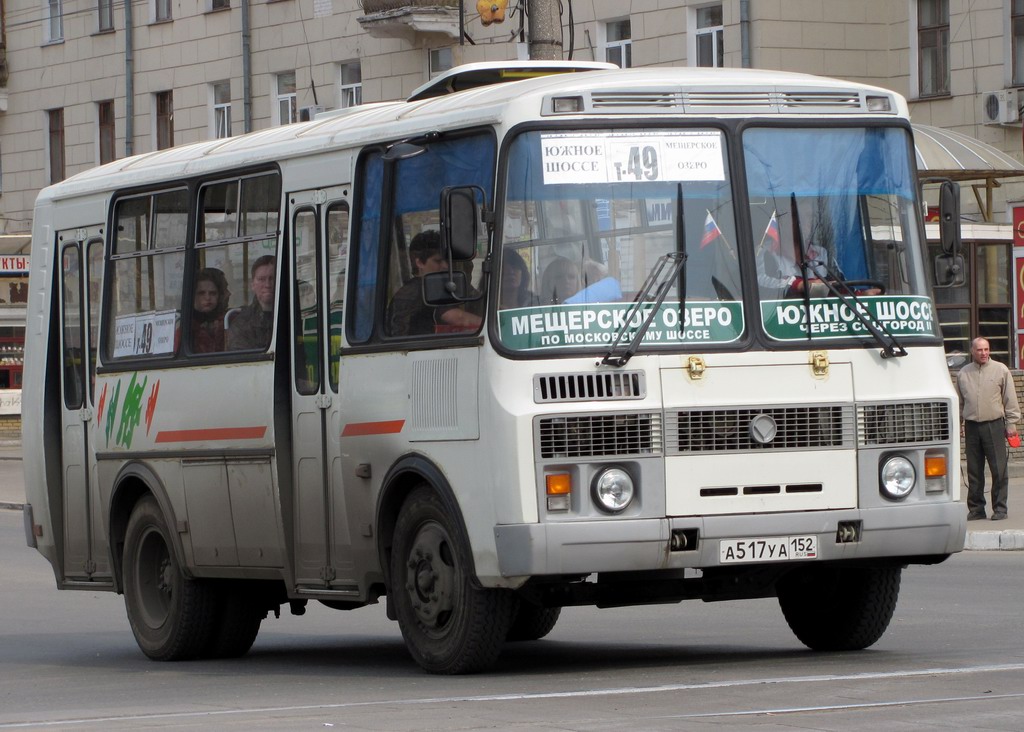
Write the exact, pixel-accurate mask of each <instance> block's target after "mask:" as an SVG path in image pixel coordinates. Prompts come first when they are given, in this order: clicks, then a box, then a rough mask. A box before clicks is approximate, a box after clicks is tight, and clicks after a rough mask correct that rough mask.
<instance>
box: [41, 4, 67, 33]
mask: <svg viewBox="0 0 1024 732" xmlns="http://www.w3.org/2000/svg"><path fill="white" fill-rule="evenodd" d="M43 18H44V22H43V43H63V42H64V0H43Z"/></svg>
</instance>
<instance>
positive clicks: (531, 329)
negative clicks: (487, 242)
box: [498, 302, 743, 351]
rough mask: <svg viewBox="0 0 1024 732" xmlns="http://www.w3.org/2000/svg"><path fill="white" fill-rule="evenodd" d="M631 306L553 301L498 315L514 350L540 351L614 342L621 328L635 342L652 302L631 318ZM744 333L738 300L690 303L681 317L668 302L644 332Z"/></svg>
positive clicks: (665, 338)
mask: <svg viewBox="0 0 1024 732" xmlns="http://www.w3.org/2000/svg"><path fill="white" fill-rule="evenodd" d="M631 307H632V305H631V304H628V303H623V304H614V305H607V304H606V305H550V306H546V307H529V308H515V309H511V310H503V311H502V312H500V313H498V328H499V330H500V331H501V340H502V343H504V344H505V345H506V346H508V347H509V348H514V349H517V350H520V351H535V350H543V349H550V348H592V347H594V346H610V345H611V344H612V343H614V342H615V339H616V337H617V336H618V334H619V332H620V331H624V335H623V342H624V343H629V342H630V340H632V338H633V337H634V336H635V335H636V333H637V331H638V329H639V328H640V327H641V326H642V325H643V322H644V320H645V318H646V317H647V315H648V314H649V313H650V310H651V306H650V305H649V306H646V307H644V308H642V309H640V310H639V311H637V312H636V313H634V314H633V317H632V318H630V319H629V321H628V322H627V317H628V315H629V310H630V308H631ZM742 333H743V308H742V307H741V305H740V303H738V302H715V303H687V304H686V315H685V317H683V318H682V319H681V320H680V317H679V307H678V305H671V304H663V305H662V306H661V307H660V308H659V309H658V313H657V314H656V315H655V317H654V318H653V319H652V320H651V324H650V327H649V328H648V329H647V332H646V333H645V334H644V340H643V342H644V343H647V344H675V345H678V344H697V343H731V342H732V341H735V340H737V339H738V338H739V337H740V335H741V334H742Z"/></svg>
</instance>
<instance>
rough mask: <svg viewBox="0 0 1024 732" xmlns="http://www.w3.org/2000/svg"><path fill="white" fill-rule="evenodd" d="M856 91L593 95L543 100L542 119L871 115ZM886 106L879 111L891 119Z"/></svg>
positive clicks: (669, 90)
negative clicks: (584, 114)
mask: <svg viewBox="0 0 1024 732" xmlns="http://www.w3.org/2000/svg"><path fill="white" fill-rule="evenodd" d="M566 96H571V97H573V98H574V99H577V100H578V104H576V105H570V106H563V105H556V104H555V100H556V99H558V100H561V99H562V98H563V97H566ZM868 102H869V99H868V98H867V97H866V96H865V95H864V94H863V93H861V92H860V91H857V90H852V89H851V90H844V89H814V88H790V89H778V88H776V89H764V90H761V89H744V88H731V89H707V88H703V87H698V88H689V87H672V86H666V87H662V88H648V89H615V90H609V89H595V90H593V91H584V92H582V93H580V92H574V93H572V94H561V93H560V94H552V95H550V96H548V97H546V98H545V100H544V105H543V112H542V113H543V114H544V115H559V114H578V113H581V112H589V113H592V114H630V113H633V114H645V113H646V114H652V113H653V114H657V113H658V112H665V113H676V114H678V113H682V112H685V113H688V114H843V113H849V112H875V111H879V109H877V108H876V107H877V105H876V107H869V104H868ZM895 110H896V105H895V104H894V103H891V102H890V103H889V104H888V105H886V106H885V107H884V109H883V110H882V111H889V112H891V113H895Z"/></svg>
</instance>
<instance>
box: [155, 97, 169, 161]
mask: <svg viewBox="0 0 1024 732" xmlns="http://www.w3.org/2000/svg"><path fill="white" fill-rule="evenodd" d="M153 147H154V149H156V150H166V149H168V148H171V147H174V91H173V90H172V89H167V90H164V91H158V92H153Z"/></svg>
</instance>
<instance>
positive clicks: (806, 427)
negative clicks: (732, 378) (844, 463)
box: [665, 405, 854, 454]
mask: <svg viewBox="0 0 1024 732" xmlns="http://www.w3.org/2000/svg"><path fill="white" fill-rule="evenodd" d="M760 415H766V416H768V417H770V418H771V420H770V423H774V428H775V434H774V436H772V437H771V439H768V440H765V441H764V442H759V441H758V440H756V439H754V437H753V435H752V433H751V422H752V421H753V420H754V419H755V418H756V417H759V416H760ZM665 439H666V443H667V445H668V450H669V452H670V453H674V454H682V453H694V452H701V453H707V452H736V451H753V450H810V449H835V448H851V447H853V439H854V421H853V408H852V406H838V405H824V406H800V407H796V406H794V407H751V408H742V409H699V410H680V411H678V412H675V413H672V414H671V415H670V416H669V418H668V419H667V423H666V430H665Z"/></svg>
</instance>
